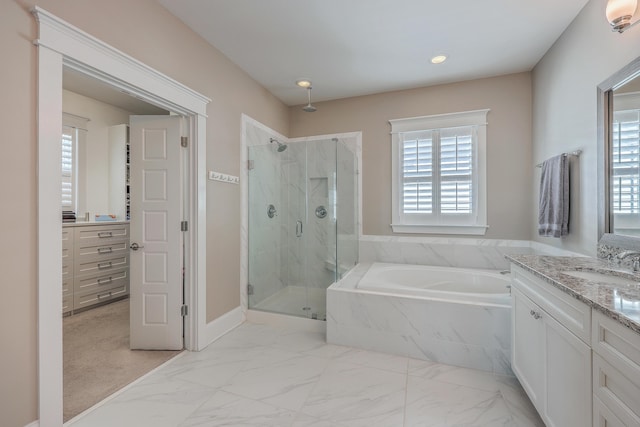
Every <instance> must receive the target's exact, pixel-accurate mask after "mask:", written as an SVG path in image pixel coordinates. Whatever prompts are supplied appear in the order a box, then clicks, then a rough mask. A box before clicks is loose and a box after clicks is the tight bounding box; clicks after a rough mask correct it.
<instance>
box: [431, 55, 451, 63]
mask: <svg viewBox="0 0 640 427" xmlns="http://www.w3.org/2000/svg"><path fill="white" fill-rule="evenodd" d="M446 60H447V55H438V56H434V57H433V58H431V63H432V64H442V63H443V62H444V61H446Z"/></svg>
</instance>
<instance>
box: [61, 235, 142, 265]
mask: <svg viewBox="0 0 640 427" xmlns="http://www.w3.org/2000/svg"><path fill="white" fill-rule="evenodd" d="M128 255H129V241H128V240H119V241H111V242H102V243H101V244H93V245H84V246H76V253H75V259H74V261H75V263H76V264H78V263H85V262H87V261H105V260H109V259H111V258H113V257H118V256H121V257H122V256H128Z"/></svg>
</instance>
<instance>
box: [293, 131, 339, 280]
mask: <svg viewBox="0 0 640 427" xmlns="http://www.w3.org/2000/svg"><path fill="white" fill-rule="evenodd" d="M289 147H290V148H291V149H292V153H291V156H292V158H291V160H290V164H289V165H288V166H287V167H286V168H283V181H282V182H283V183H286V184H284V185H283V188H282V193H283V197H288V198H289V203H290V209H289V211H288V213H289V218H288V221H289V226H288V227H287V228H286V229H283V232H282V242H283V256H284V255H286V258H285V259H286V260H288V261H285V262H284V264H286V265H284V267H283V268H284V271H283V272H284V273H286V275H285V276H283V277H287V279H286V280H287V281H288V284H289V285H292V286H309V287H316V288H325V287H327V286H328V284H330V283H332V282H333V272H332V271H331V270H329V269H327V261H331V260H333V259H334V258H335V239H336V237H335V228H334V225H335V224H334V223H333V221H332V220H331V214H329V215H327V217H325V218H318V217H316V215H315V209H316V208H317V207H318V206H324V207H325V208H327V209H328V210H330V209H331V206H332V204H333V200H332V189H333V188H334V185H335V184H334V171H335V164H336V163H335V147H334V145H333V143H332V142H331V141H330V140H321V141H308V142H306V143H296V142H294V143H291V144H289ZM305 165H306V170H305V167H304V166H305ZM305 172H306V173H305ZM285 195H286V196H285ZM298 220H300V221H302V222H303V224H304V232H303V234H302V236H301V237H300V238H298V237H296V236H295V224H296V221H298Z"/></svg>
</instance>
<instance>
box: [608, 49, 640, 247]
mask: <svg viewBox="0 0 640 427" xmlns="http://www.w3.org/2000/svg"><path fill="white" fill-rule="evenodd" d="M598 222H599V223H598V233H599V237H600V238H601V237H602V236H603V235H604V234H606V233H610V234H611V235H613V236H621V237H622V236H625V239H626V238H629V237H635V238H638V239H639V240H640V58H637V59H636V60H634V61H633V62H632V63H630V64H629V65H627V66H626V67H624V68H623V69H621V70H620V71H618V72H617V73H615V74H614V75H613V76H611V77H610V78H609V79H607V80H606V81H604V82H603V83H602V84H600V85H599V86H598Z"/></svg>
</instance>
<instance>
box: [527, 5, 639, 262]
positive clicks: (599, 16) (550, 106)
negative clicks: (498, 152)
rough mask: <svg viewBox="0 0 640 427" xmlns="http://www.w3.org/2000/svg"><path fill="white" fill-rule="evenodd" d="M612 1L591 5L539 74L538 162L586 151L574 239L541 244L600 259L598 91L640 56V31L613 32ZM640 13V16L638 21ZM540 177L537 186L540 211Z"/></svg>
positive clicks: (576, 192) (576, 166)
mask: <svg viewBox="0 0 640 427" xmlns="http://www.w3.org/2000/svg"><path fill="white" fill-rule="evenodd" d="M606 3H607V2H606V0H591V1H590V2H589V3H588V4H587V5H586V6H585V7H584V9H583V10H582V12H581V13H580V14H579V15H578V17H577V18H576V19H575V20H574V22H573V23H572V24H571V26H570V27H569V28H568V29H567V30H566V31H565V32H564V34H563V35H562V36H561V37H560V39H558V41H557V42H556V43H555V45H554V46H553V47H552V48H551V49H550V50H549V51H548V52H547V53H546V54H545V56H544V57H543V58H542V60H541V61H540V62H539V63H538V65H537V66H536V67H535V68H534V70H533V117H534V121H533V157H534V162H536V163H539V162H541V161H543V160H544V159H546V158H548V157H551V156H553V155H556V154H559V153H561V152H565V151H573V150H575V149H582V150H583V153H582V155H581V156H580V158H579V159H578V160H577V161H575V160H574V161H573V162H572V166H573V170H572V173H571V182H572V184H571V190H572V197H571V214H570V219H569V221H570V222H569V230H570V234H569V235H568V236H567V237H565V238H562V239H553V238H539V237H537V232H536V222H535V220H536V219H537V218H535V217H534V221H533V222H532V223H531V224H530V226H529V227H530V230H531V233H532V236H534V238H536V239H537V240H539V241H542V242H544V243H549V244H552V245H554V246H558V247H562V248H565V249H569V250H572V251H576V252H582V253H585V254H590V255H595V253H596V244H597V241H598V224H597V219H598V216H597V209H598V199H597V127H596V126H597V125H596V120H597V106H596V103H597V92H596V88H597V86H598V85H599V84H600V83H602V82H603V81H604V80H606V79H607V78H608V77H609V76H611V75H612V74H614V73H615V72H616V71H617V70H619V69H620V68H622V67H623V66H625V65H626V64H628V63H629V62H631V61H632V60H633V59H634V58H636V57H638V56H639V55H640V27H634V28H631V29H630V30H628V31H627V32H625V33H623V34H618V33H614V32H612V31H611V30H610V29H609V24H608V23H607V21H606V18H605V13H604V11H605V7H606ZM638 18H640V13H636V18H635V19H638ZM538 179H539V172H538V173H537V174H535V175H534V181H532V183H531V191H530V193H531V194H532V197H531V201H530V203H533V204H534V206H537V203H538V202H537V197H538V181H537V180H538Z"/></svg>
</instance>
